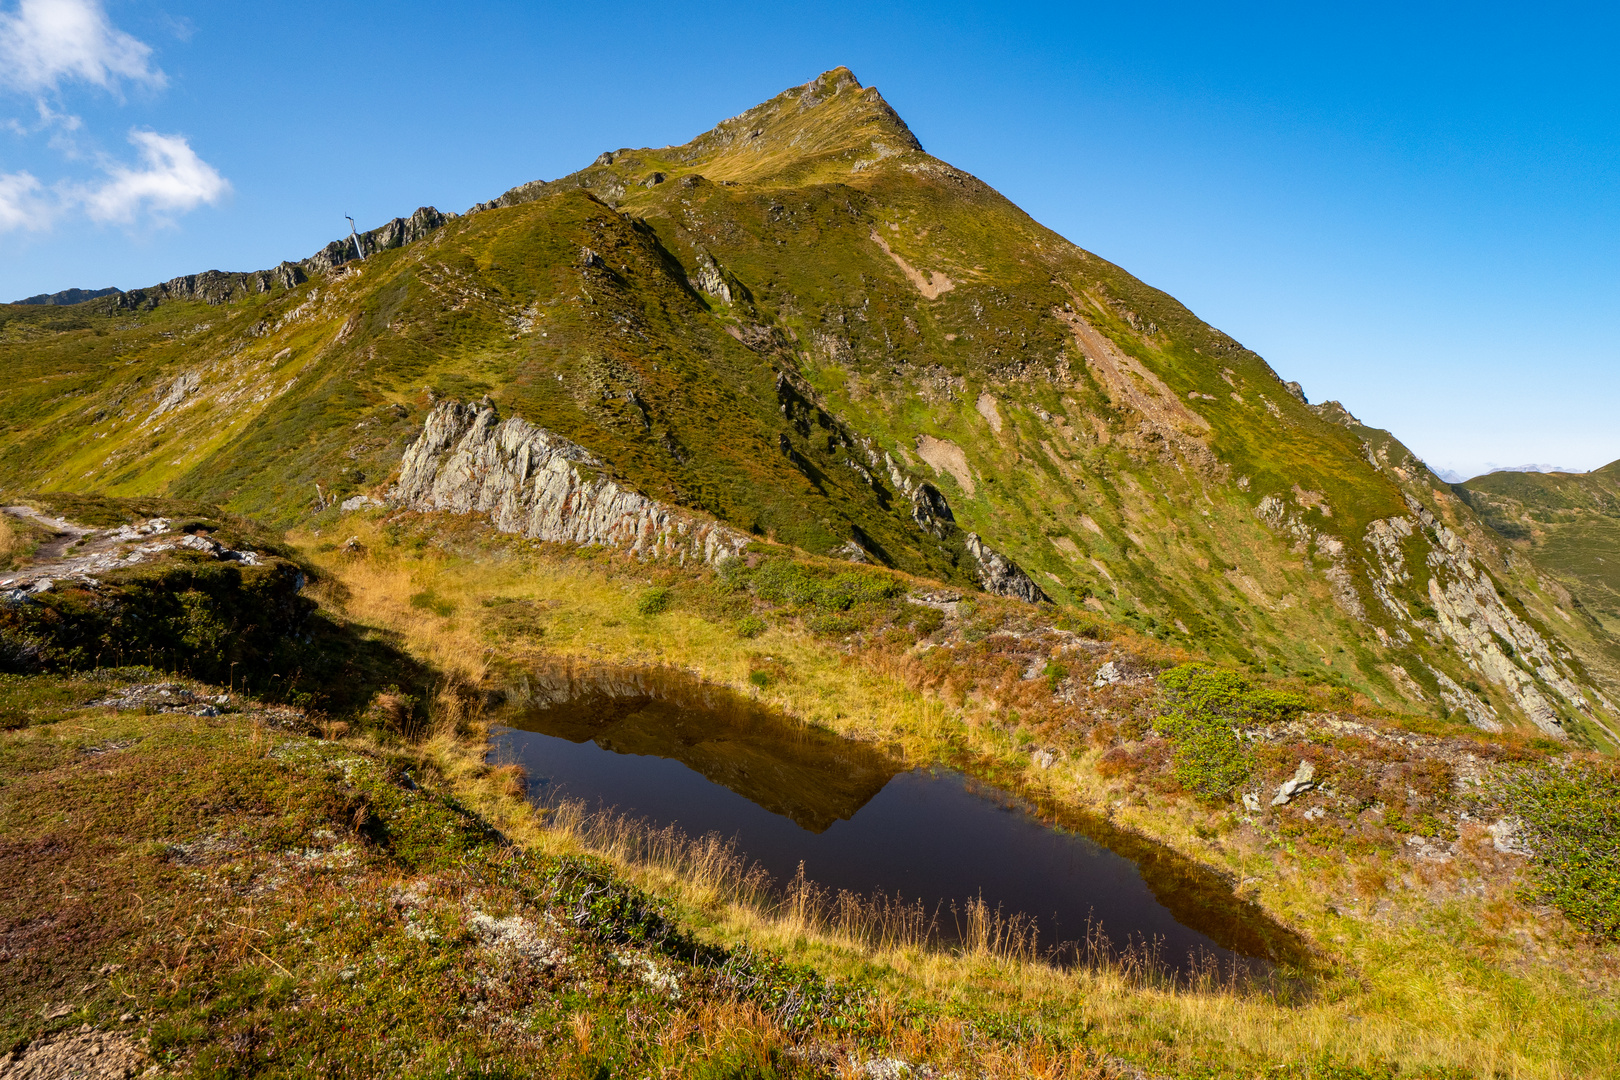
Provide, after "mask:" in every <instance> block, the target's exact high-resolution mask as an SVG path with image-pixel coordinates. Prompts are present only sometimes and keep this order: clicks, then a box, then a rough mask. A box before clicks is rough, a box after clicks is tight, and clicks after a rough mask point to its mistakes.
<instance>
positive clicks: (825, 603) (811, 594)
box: [751, 559, 905, 613]
mask: <svg viewBox="0 0 1620 1080" xmlns="http://www.w3.org/2000/svg"><path fill="white" fill-rule="evenodd" d="M751 580H752V583H753V586H754V591H755V592H756V593H758V594H759V596H760V598H761V599H763V600H769V601H770V602H771V603H773V604H786V605H789V606H791V607H800V608H813V609H815V610H817V611H820V612H823V613H828V612H835V611H848V610H849V609H851V608H854V607H860V606H862V605H867V604H879V603H883V602H884V601H887V600H892V599H894V598H895V597H897V596H899V595H900V594H901V593H903V592H904V591H905V589H904V587H903V586H902V585H901V584H900V583H899V582H898V581H896V580H895V579H893V578H891V577H888V576H886V575H882V574H872V573H863V572H861V571H858V570H846V571H844V572H842V573H837V574H827V573H824V572H817V571H816V570H814V569H812V568H811V567H808V566H806V565H804V564H803V563H796V562H794V561H792V560H791V559H770V560H767V561H766V562H764V563H762V564H761V565H760V566H759V568H758V569H757V570H755V571H754V572H753V574H752V578H751Z"/></svg>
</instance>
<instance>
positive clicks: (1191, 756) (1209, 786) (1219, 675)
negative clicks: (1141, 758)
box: [1153, 664, 1306, 800]
mask: <svg viewBox="0 0 1620 1080" xmlns="http://www.w3.org/2000/svg"><path fill="white" fill-rule="evenodd" d="M1159 686H1160V687H1161V689H1162V690H1163V693H1164V712H1163V713H1162V714H1161V715H1160V716H1159V717H1158V719H1156V720H1155V721H1154V724H1153V727H1154V730H1155V731H1157V732H1158V733H1159V734H1160V735H1162V736H1164V737H1165V738H1166V739H1168V740H1169V741H1170V743H1171V746H1172V747H1173V753H1172V759H1171V760H1172V768H1173V770H1174V772H1175V777H1176V781H1177V782H1178V783H1180V784H1181V786H1182V787H1184V788H1186V789H1187V790H1188V791H1190V792H1192V793H1193V794H1194V795H1197V796H1198V797H1199V798H1202V799H1209V800H1220V799H1229V798H1231V797H1232V795H1233V793H1234V792H1236V791H1237V789H1238V788H1239V787H1240V786H1241V785H1242V784H1243V783H1244V782H1245V781H1246V780H1248V778H1249V776H1250V775H1251V774H1252V773H1253V772H1254V764H1255V763H1254V756H1253V754H1252V753H1251V752H1250V750H1249V746H1248V744H1247V743H1246V742H1244V741H1243V739H1241V738H1240V737H1239V736H1238V734H1237V730H1236V728H1237V727H1238V726H1239V725H1241V724H1245V723H1274V722H1277V721H1280V720H1287V719H1289V718H1290V717H1292V716H1295V715H1298V714H1299V713H1300V712H1302V711H1303V710H1304V709H1305V706H1306V701H1305V699H1304V698H1302V697H1300V696H1299V695H1298V694H1290V693H1285V692H1283V691H1279V690H1272V689H1268V688H1265V687H1261V688H1255V687H1253V686H1251V685H1250V684H1249V682H1248V680H1246V679H1244V678H1243V676H1241V675H1239V674H1238V673H1237V672H1235V671H1227V670H1224V669H1221V668H1211V667H1202V666H1200V665H1197V664H1182V665H1181V666H1180V667H1174V668H1171V669H1170V670H1168V671H1165V672H1162V673H1161V674H1160V675H1159Z"/></svg>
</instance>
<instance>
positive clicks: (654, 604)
mask: <svg viewBox="0 0 1620 1080" xmlns="http://www.w3.org/2000/svg"><path fill="white" fill-rule="evenodd" d="M670 599H671V597H670V594H669V590H668V589H666V588H664V587H662V586H659V587H657V588H652V589H648V590H647V591H646V592H644V593H642V594H641V599H639V600H637V601H636V611H637V612H638V613H640V614H642V615H657V614H659V613H661V612H664V611H667V610H669V603H670Z"/></svg>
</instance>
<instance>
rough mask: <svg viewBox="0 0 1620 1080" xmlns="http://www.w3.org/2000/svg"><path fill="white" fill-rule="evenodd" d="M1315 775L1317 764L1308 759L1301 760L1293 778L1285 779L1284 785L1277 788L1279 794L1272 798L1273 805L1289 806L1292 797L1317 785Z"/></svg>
mask: <svg viewBox="0 0 1620 1080" xmlns="http://www.w3.org/2000/svg"><path fill="white" fill-rule="evenodd" d="M1315 776H1316V767H1315V766H1313V765H1312V764H1311V763H1310V762H1308V761H1302V762H1300V763H1299V768H1297V769H1295V770H1294V775H1293V777H1292V778H1291V779H1288V780H1284V781H1283V782H1282V786H1281V787H1279V788H1278V789H1277V795H1276V797H1275V798H1273V799H1272V800H1271V805H1272V806H1287V805H1288V800H1290V799H1292V798H1293V797H1294V796H1295V795H1298V794H1299V793H1300V792H1302V791H1309V790H1311V788H1313V787H1315V786H1316V782H1315V779H1314V778H1315Z"/></svg>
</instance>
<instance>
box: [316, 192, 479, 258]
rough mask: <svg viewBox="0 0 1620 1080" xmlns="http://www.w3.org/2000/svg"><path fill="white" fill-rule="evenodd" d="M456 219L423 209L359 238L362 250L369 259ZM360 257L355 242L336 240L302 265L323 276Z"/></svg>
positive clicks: (346, 239) (364, 233)
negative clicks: (377, 253)
mask: <svg viewBox="0 0 1620 1080" xmlns="http://www.w3.org/2000/svg"><path fill="white" fill-rule="evenodd" d="M455 217H456V215H455V214H444V213H440V212H439V211H438V210H436V209H434V208H433V207H431V206H421V207H418V208H417V210H416V213H414V214H412V215H411V216H410V217H408V218H394V219H393V220H392V221H390V222H388V223H387V224H386V225H382V226H379V227H378V228H375V229H371V230H370V231H368V232H363V233H361V234H359V235H360V246H361V247H362V248H363V249H364V250H365V253H366V254H367V255H372V254H374V253H376V252H378V251H387V250H388V249H390V248H397V247H404V246H405V245H406V244H414V243H415V242H416V241H418V240H421V239H422V238H423V237H425V236H427V235H428V234H429V233H431V232H433V231H434V230H435V229H438V228H441V227H443V226H444V225H445V223H446V222H449V221H452V220H454V219H455ZM357 257H358V256H356V255H355V251H354V241H352V240H350V239H348V238H344V239H342V240H333V241H332V242H331V243H330V244H327V245H326V246H325V247H323V248H321V250H319V251H317V252H316V253H315V254H313V255H311V256H310V257H309V258H307V259H305V260H304V261H303V262H302V263H301V264H300V265H301V266H302V267H303V268H304V269H305V270H306V271H308V272H312V273H323V274H324V273H327V272H329V271H330V270H332V269H333V268H334V267H338V266H342V265H343V264H344V263H346V262H350V261H351V260H353V259H355V258H357Z"/></svg>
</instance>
